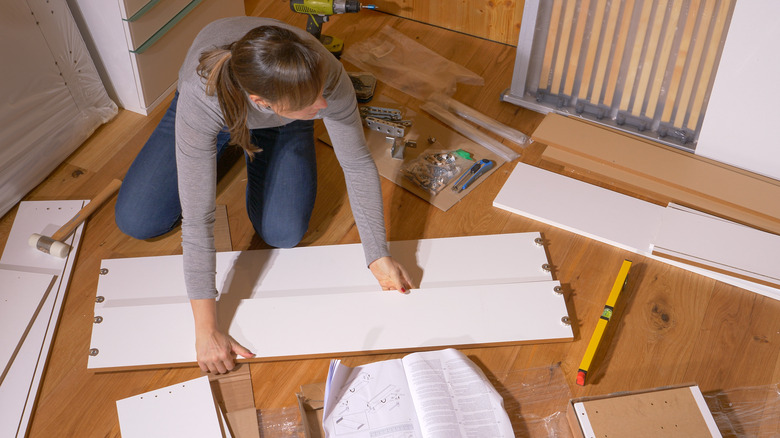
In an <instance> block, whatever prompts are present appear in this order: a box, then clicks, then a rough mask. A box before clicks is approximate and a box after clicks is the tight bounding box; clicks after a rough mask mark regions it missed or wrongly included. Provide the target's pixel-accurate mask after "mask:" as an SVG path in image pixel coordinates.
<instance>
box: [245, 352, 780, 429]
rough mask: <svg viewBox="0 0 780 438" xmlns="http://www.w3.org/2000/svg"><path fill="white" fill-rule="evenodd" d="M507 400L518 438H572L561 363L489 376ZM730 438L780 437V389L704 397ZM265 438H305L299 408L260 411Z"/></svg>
mask: <svg viewBox="0 0 780 438" xmlns="http://www.w3.org/2000/svg"><path fill="white" fill-rule="evenodd" d="M487 377H488V379H489V380H490V382H491V383H492V384H493V386H494V387H495V388H496V389H497V390H498V392H499V394H501V396H502V397H503V398H504V408H505V409H506V411H507V414H509V418H510V420H511V421H512V426H513V429H514V431H515V436H516V437H517V438H537V437H538V438H569V437H571V436H573V435H572V432H571V429H570V428H569V423H568V421H567V419H566V409H567V406H568V404H569V400H571V398H572V395H571V391H570V390H569V385H568V384H567V383H566V378H565V377H564V374H563V371H562V370H561V367H560V364H553V365H550V366H547V367H539V368H529V369H525V370H514V371H507V372H503V373H498V374H489V373H488V374H487ZM704 399H705V400H706V402H707V406H708V407H709V409H710V412H712V416H713V417H714V418H715V422H716V423H717V425H718V429H719V430H720V432H721V434H723V436H724V437H725V438H743V437H744V438H747V437H750V438H773V437H777V436H780V384H773V385H765V386H753V387H742V388H734V389H728V390H722V391H716V392H708V393H704ZM258 420H259V424H260V436H261V438H290V437H296V438H304V437H305V436H306V435H305V428H304V426H303V423H302V421H301V415H300V410H299V408H298V406H294V407H286V408H283V409H268V410H260V411H258Z"/></svg>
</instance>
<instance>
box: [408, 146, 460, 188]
mask: <svg viewBox="0 0 780 438" xmlns="http://www.w3.org/2000/svg"><path fill="white" fill-rule="evenodd" d="M470 164H471V162H470V161H469V160H467V159H466V158H463V157H462V156H461V155H460V154H458V153H456V152H455V151H444V150H432V151H426V152H424V153H422V154H420V155H419V156H418V157H417V158H415V159H413V160H410V161H407V162H406V163H404V164H403V166H401V173H402V174H403V175H404V176H405V177H406V178H407V179H409V181H411V182H413V183H414V184H415V185H417V186H418V187H420V188H421V189H423V190H425V191H426V192H428V193H430V194H432V195H436V194H437V193H439V192H440V191H441V189H443V188H444V187H446V186H447V184H449V183H450V182H451V181H452V180H454V179H455V178H456V177H457V176H458V175H460V173H461V171H462V170H463V169H465V168H466V167H467V166H469V165H470Z"/></svg>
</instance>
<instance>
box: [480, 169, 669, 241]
mask: <svg viewBox="0 0 780 438" xmlns="http://www.w3.org/2000/svg"><path fill="white" fill-rule="evenodd" d="M493 206H495V207H498V208H501V209H504V210H507V211H510V212H512V213H516V214H519V215H522V216H525V217H528V218H531V219H533V220H537V221H540V222H544V223H546V224H549V225H552V226H554V227H557V228H561V229H564V230H567V231H571V232H573V233H576V234H580V235H583V236H586V237H589V238H591V239H595V240H598V241H600V242H603V243H607V244H609V245H613V246H616V247H618V248H622V249H625V250H628V251H632V252H635V253H638V254H642V255H649V254H650V252H651V245H652V243H653V236H654V235H655V231H656V228H657V227H658V224H659V223H660V221H661V215H662V214H663V211H664V207H661V206H658V205H655V204H651V203H649V202H644V201H642V200H640V199H636V198H632V197H630V196H626V195H622V194H620V193H617V192H614V191H612V190H608V189H604V188H601V187H598V186H594V185H592V184H588V183H585V182H582V181H578V180H575V179H573V178H568V177H565V176H562V175H559V174H557V173H554V172H549V171H546V170H543V169H540V168H538V167H534V166H530V165H527V164H523V163H517V166H515V168H514V170H513V171H512V174H511V175H510V176H509V178H508V179H507V181H506V183H505V184H504V186H503V187H502V188H501V190H500V191H499V193H498V195H497V196H496V199H495V200H494V201H493Z"/></svg>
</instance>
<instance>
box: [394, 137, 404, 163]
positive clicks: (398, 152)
mask: <svg viewBox="0 0 780 438" xmlns="http://www.w3.org/2000/svg"><path fill="white" fill-rule="evenodd" d="M407 143H408V142H406V143H405V142H404V139H403V138H400V137H394V138H393V145H392V146H390V156H391V157H393V158H395V159H396V160H403V159H404V152H405V150H406V144H407Z"/></svg>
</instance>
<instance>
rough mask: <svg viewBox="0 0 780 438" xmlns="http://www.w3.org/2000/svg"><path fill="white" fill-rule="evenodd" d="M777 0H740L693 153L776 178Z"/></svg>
mask: <svg viewBox="0 0 780 438" xmlns="http://www.w3.org/2000/svg"><path fill="white" fill-rule="evenodd" d="M777 17H780V2H778V1H777V0H750V1H738V2H736V6H735V7H734V14H733V15H732V17H731V24H730V25H729V30H728V35H727V36H726V43H725V45H724V46H723V53H722V55H721V58H720V63H719V64H718V71H717V74H716V76H715V81H714V83H713V85H712V92H711V94H710V98H709V103H708V105H707V112H706V115H705V116H704V122H703V123H702V128H701V134H700V135H699V140H698V142H697V144H696V154H697V155H701V156H704V157H708V158H712V159H715V160H718V161H722V162H724V163H728V164H731V165H733V166H737V167H741V168H743V169H747V170H750V171H753V172H756V173H760V174H764V175H767V176H769V177H772V178H775V179H780V150H778V148H777V144H778V139H777V137H778V136H777V127H776V125H777V120H778V119H779V118H780V106H778V105H777V101H778V99H780V82H778V80H777V78H778V77H780V58H779V57H778V56H777V49H776V46H775V41H778V40H780V27H778V26H777Z"/></svg>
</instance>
